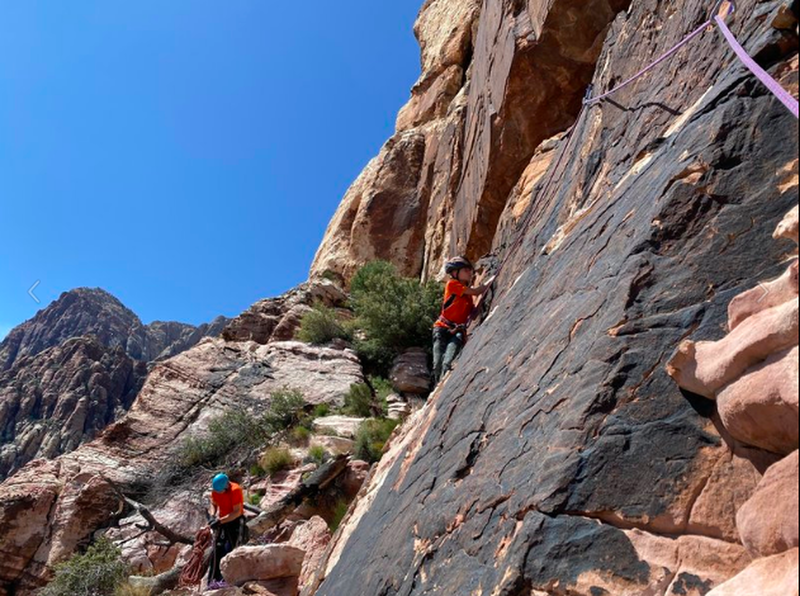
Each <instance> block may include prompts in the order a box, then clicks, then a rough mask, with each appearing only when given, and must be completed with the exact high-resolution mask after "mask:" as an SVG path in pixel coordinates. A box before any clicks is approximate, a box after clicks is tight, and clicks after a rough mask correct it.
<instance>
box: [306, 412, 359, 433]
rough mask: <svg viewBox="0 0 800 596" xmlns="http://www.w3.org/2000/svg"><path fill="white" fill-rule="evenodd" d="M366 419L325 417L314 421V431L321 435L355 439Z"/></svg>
mask: <svg viewBox="0 0 800 596" xmlns="http://www.w3.org/2000/svg"><path fill="white" fill-rule="evenodd" d="M362 422H364V418H356V417H353V416H323V417H321V418H317V419H315V420H314V431H315V432H318V433H320V434H326V433H327V434H331V435H332V436H339V437H347V438H354V437H355V436H356V433H357V432H358V427H360V426H361V423H362Z"/></svg>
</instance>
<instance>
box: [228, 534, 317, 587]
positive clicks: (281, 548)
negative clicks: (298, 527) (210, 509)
mask: <svg viewBox="0 0 800 596" xmlns="http://www.w3.org/2000/svg"><path fill="white" fill-rule="evenodd" d="M304 557H305V551H303V550H302V549H299V548H296V547H294V546H290V545H288V544H268V545H266V546H240V547H239V548H237V549H235V550H234V551H233V552H232V553H230V554H229V555H227V556H226V557H224V558H223V559H222V561H221V562H220V569H221V570H222V577H223V578H225V581H226V582H227V583H228V584H230V585H236V586H238V585H242V584H244V583H246V582H249V581H263V580H270V579H277V578H286V577H289V578H292V577H300V573H301V572H302V568H303V558H304Z"/></svg>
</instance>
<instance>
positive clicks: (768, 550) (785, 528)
mask: <svg viewBox="0 0 800 596" xmlns="http://www.w3.org/2000/svg"><path fill="white" fill-rule="evenodd" d="M797 217H798V214H797V207H795V208H794V209H793V210H792V211H791V212H790V213H789V214H788V215H787V216H786V217H785V218H784V220H783V221H782V222H781V224H780V225H779V226H778V229H777V230H776V232H775V234H774V237H775V238H776V239H781V238H787V239H789V240H793V241H794V242H795V243H797V241H798V219H797ZM797 264H798V263H797V258H796V257H794V258H792V259H791V262H790V264H789V267H788V269H787V270H786V272H785V273H784V274H783V275H782V276H780V277H779V278H778V279H776V280H774V281H770V282H762V283H760V284H759V285H758V287H756V288H753V289H750V290H748V291H746V292H744V293H743V294H740V295H738V296H736V297H735V298H734V299H733V300H732V301H731V304H730V306H729V307H728V329H729V333H728V335H727V336H726V337H724V338H723V339H720V340H719V341H705V342H697V343H695V342H693V341H691V340H686V341H684V342H683V343H682V344H681V345H680V347H679V348H678V351H677V353H676V354H675V355H674V356H673V358H672V359H671V360H670V363H669V367H668V370H669V373H670V375H671V376H672V377H673V378H674V379H675V380H676V381H677V382H678V384H679V385H680V386H681V387H683V388H684V389H686V390H687V391H691V392H692V393H694V394H698V395H701V396H703V397H706V398H709V399H712V400H715V401H716V405H717V411H718V413H719V417H720V420H721V422H722V424H723V425H724V428H725V430H726V431H727V432H728V433H730V436H731V437H732V438H733V439H734V440H736V441H740V442H741V443H743V444H745V445H749V446H752V447H757V448H760V449H764V450H767V451H770V452H772V453H776V454H778V455H779V456H781V457H783V459H782V460H780V461H779V462H777V463H775V464H774V465H772V466H771V467H769V469H768V470H767V471H766V473H765V474H764V477H763V478H762V479H761V482H760V483H759V484H758V486H757V487H756V490H755V491H754V492H753V494H752V496H751V497H750V499H749V500H748V501H747V502H746V503H744V504H743V505H742V506H741V508H740V509H739V511H738V514H737V527H738V530H739V535H740V537H741V540H742V542H743V544H744V545H745V547H746V548H747V551H748V552H749V554H750V555H751V556H752V557H753V558H754V559H755V561H754V562H753V563H752V564H751V565H750V566H749V567H748V568H747V569H746V570H745V571H743V572H742V573H741V574H740V575H737V576H736V577H734V578H733V579H731V580H730V581H728V582H726V583H725V584H724V585H722V586H720V587H718V588H716V589H715V590H713V591H712V592H711V594H712V596H726V595H734V594H745V593H749V592H751V591H753V589H754V588H756V587H757V588H758V593H759V594H763V595H765V596H769V595H774V596H781V595H784V594H792V593H797V590H798V582H797V579H798V573H800V572H799V571H798V557H797V551H798V547H800V532H799V531H798V508H799V507H800V505H799V504H798V451H797V448H798V447H800V428H798V424H800V417H799V416H798V365H799V364H800V363H799V362H798V357H797V355H798V312H797V307H798V279H797Z"/></svg>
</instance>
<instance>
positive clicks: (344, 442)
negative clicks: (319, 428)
mask: <svg viewBox="0 0 800 596" xmlns="http://www.w3.org/2000/svg"><path fill="white" fill-rule="evenodd" d="M311 445H312V446H315V445H319V446H320V447H322V448H324V449H325V451H327V452H328V453H331V454H332V455H342V454H344V453H353V450H354V449H355V445H356V444H355V441H353V440H352V439H346V438H344V437H334V436H325V435H318V436H315V437H314V438H312V439H311Z"/></svg>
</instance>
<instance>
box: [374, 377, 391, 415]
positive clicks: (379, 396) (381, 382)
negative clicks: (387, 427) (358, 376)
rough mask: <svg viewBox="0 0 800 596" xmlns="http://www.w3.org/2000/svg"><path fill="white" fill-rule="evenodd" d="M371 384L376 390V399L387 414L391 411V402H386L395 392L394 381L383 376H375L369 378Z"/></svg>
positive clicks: (384, 413)
mask: <svg viewBox="0 0 800 596" xmlns="http://www.w3.org/2000/svg"><path fill="white" fill-rule="evenodd" d="M369 384H370V385H372V389H373V390H374V391H375V400H376V401H377V402H378V405H379V406H380V408H381V411H382V412H383V415H384V416H385V415H386V414H387V413H388V412H389V404H388V403H387V402H386V398H388V397H389V396H390V395H391V394H392V393H394V387H392V382H391V381H390V380H389V379H385V378H383V377H376V376H373V377H370V378H369Z"/></svg>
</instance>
